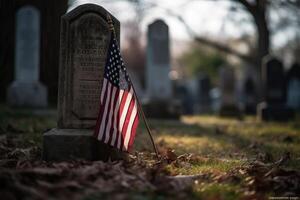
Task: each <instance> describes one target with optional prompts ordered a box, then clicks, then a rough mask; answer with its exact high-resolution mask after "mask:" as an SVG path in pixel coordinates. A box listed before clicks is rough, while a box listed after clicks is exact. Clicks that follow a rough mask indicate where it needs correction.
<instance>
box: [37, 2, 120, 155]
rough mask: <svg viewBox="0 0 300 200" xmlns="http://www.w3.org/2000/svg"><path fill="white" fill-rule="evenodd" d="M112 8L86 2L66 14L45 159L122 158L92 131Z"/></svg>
mask: <svg viewBox="0 0 300 200" xmlns="http://www.w3.org/2000/svg"><path fill="white" fill-rule="evenodd" d="M107 14H108V12H107V11H106V10H105V9H104V8H102V7H101V6H98V5H95V4H84V5H80V6H78V7H76V8H74V9H73V10H71V11H70V12H68V13H67V14H65V15H64V16H63V17H62V19H61V20H62V22H61V51H60V71H59V91H58V128H57V129H52V130H50V131H49V132H47V133H45V134H44V141H43V145H44V146H43V158H44V159H45V160H51V161H56V160H58V161H60V160H70V159H86V160H104V161H106V160H107V159H109V158H110V159H120V158H122V155H123V154H122V153H121V152H119V151H116V150H114V149H113V148H112V147H109V146H108V145H106V144H104V143H102V142H99V141H97V140H96V138H95V137H93V135H92V134H93V128H94V127H95V125H96V119H97V116H98V112H99V110H100V109H99V106H100V94H101V88H102V81H103V73H104V67H105V62H106V58H107V51H108V45H109V40H110V37H111V31H109V25H108V23H107ZM112 18H113V17H112ZM113 23H114V26H115V30H116V34H117V36H118V37H119V33H120V23H119V22H118V21H117V19H115V18H113Z"/></svg>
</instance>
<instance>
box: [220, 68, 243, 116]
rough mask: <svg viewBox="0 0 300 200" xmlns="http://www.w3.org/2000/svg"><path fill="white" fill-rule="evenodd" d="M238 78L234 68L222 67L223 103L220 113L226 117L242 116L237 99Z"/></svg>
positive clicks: (221, 87)
mask: <svg viewBox="0 0 300 200" xmlns="http://www.w3.org/2000/svg"><path fill="white" fill-rule="evenodd" d="M235 83H236V79H235V72H234V69H233V68H231V67H229V66H223V67H222V68H221V69H220V89H221V105H220V110H219V114H220V116H225V117H240V116H241V112H240V109H239V107H238V103H237V99H236V94H235V93H236V88H235V86H236V84H235Z"/></svg>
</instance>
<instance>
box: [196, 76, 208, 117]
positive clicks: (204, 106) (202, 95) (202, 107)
mask: <svg viewBox="0 0 300 200" xmlns="http://www.w3.org/2000/svg"><path fill="white" fill-rule="evenodd" d="M198 81H199V82H198V96H199V97H198V104H199V109H198V110H199V112H200V113H209V112H211V98H210V94H209V92H210V89H211V84H210V79H209V77H208V76H207V75H202V76H200V77H199V80H198Z"/></svg>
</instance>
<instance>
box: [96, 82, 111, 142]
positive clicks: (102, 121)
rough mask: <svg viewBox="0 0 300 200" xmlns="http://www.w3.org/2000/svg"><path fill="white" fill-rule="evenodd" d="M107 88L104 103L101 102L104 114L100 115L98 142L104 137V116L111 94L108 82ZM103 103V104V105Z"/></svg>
mask: <svg viewBox="0 0 300 200" xmlns="http://www.w3.org/2000/svg"><path fill="white" fill-rule="evenodd" d="M107 85H108V88H107V95H106V96H107V98H106V99H105V101H103V106H104V112H103V114H102V119H101V123H100V130H99V134H98V140H100V141H102V138H103V136H104V129H105V126H106V124H105V120H106V115H107V110H108V105H109V100H110V93H111V88H112V87H111V84H110V83H109V82H108V84H107ZM104 102H105V104H104Z"/></svg>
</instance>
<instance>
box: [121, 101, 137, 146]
mask: <svg viewBox="0 0 300 200" xmlns="http://www.w3.org/2000/svg"><path fill="white" fill-rule="evenodd" d="M134 104H135V99H134V98H132V99H131V102H130V105H129V107H128V110H127V113H126V117H125V121H124V125H123V129H122V136H123V137H122V138H124V139H125V136H126V131H127V128H128V124H129V121H130V117H131V113H132V110H133V107H134ZM123 146H124V140H123V141H122V144H121V148H123Z"/></svg>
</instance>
